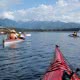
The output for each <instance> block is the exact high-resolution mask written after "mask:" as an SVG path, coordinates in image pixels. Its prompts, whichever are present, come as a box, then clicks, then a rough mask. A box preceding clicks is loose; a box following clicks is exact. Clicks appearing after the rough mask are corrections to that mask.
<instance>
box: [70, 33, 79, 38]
mask: <svg viewBox="0 0 80 80" xmlns="http://www.w3.org/2000/svg"><path fill="white" fill-rule="evenodd" d="M69 36H70V37H74V38H75V37H79V36H78V35H77V36H74V35H73V34H70V35H69Z"/></svg>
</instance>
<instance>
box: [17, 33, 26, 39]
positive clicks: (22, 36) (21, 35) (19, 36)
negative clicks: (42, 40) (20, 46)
mask: <svg viewBox="0 0 80 80" xmlns="http://www.w3.org/2000/svg"><path fill="white" fill-rule="evenodd" d="M18 38H20V39H23V40H24V39H25V35H24V34H22V32H19V34H18Z"/></svg>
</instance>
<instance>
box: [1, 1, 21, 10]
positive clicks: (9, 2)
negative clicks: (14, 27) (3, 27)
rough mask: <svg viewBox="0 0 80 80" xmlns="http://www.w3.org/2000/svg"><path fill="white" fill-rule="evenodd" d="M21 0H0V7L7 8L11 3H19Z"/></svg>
mask: <svg viewBox="0 0 80 80" xmlns="http://www.w3.org/2000/svg"><path fill="white" fill-rule="evenodd" d="M20 3H21V0H0V9H4V10H6V9H9V8H10V7H11V6H12V5H16V4H20Z"/></svg>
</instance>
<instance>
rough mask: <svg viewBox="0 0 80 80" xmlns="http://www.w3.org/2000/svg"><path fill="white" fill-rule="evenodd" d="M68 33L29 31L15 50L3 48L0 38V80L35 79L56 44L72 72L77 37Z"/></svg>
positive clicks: (79, 46)
mask: <svg viewBox="0 0 80 80" xmlns="http://www.w3.org/2000/svg"><path fill="white" fill-rule="evenodd" d="M69 34H70V33H67V32H31V37H26V41H25V42H23V43H21V44H18V45H17V47H16V48H10V47H8V48H4V49H3V48H2V43H1V42H2V41H1V40H2V38H3V37H2V36H0V39H1V40H0V43H1V44H0V80H39V79H40V77H41V76H42V75H43V74H44V72H45V71H46V69H47V68H48V66H49V63H50V62H51V60H52V59H53V54H54V48H55V45H56V44H58V45H59V46H60V49H61V51H62V52H63V54H64V56H65V57H66V59H67V60H68V62H69V63H70V65H71V67H73V69H75V68H76V67H80V38H72V37H69V36H68V35H69ZM79 35H80V33H79Z"/></svg>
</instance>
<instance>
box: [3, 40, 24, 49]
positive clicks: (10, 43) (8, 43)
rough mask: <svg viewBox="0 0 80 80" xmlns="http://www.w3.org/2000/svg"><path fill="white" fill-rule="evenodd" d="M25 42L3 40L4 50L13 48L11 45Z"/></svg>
mask: <svg viewBox="0 0 80 80" xmlns="http://www.w3.org/2000/svg"><path fill="white" fill-rule="evenodd" d="M23 41H24V40H23V39H16V40H3V48H4V47H8V46H11V45H13V44H16V43H20V42H23Z"/></svg>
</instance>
